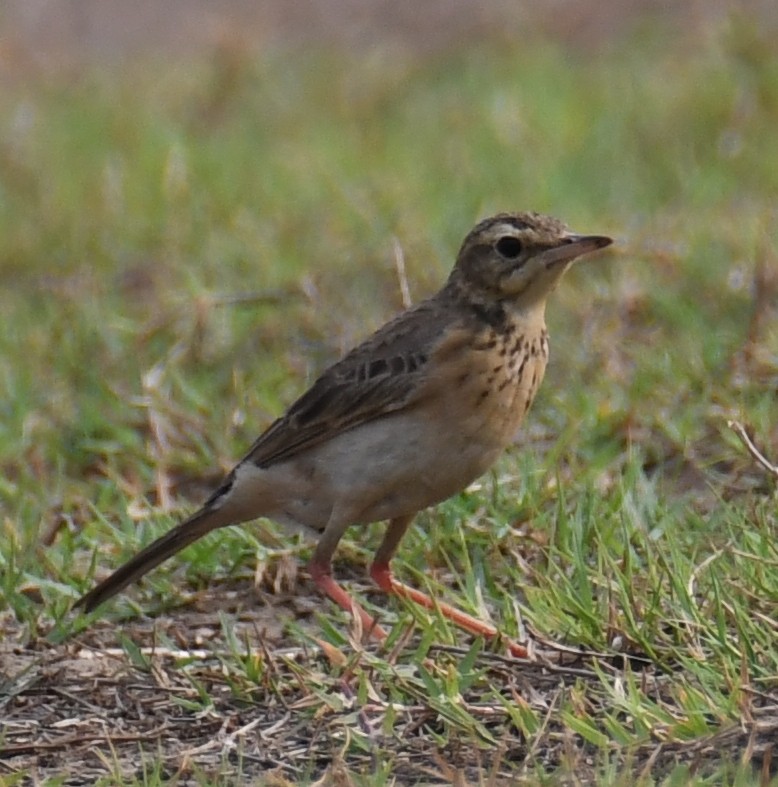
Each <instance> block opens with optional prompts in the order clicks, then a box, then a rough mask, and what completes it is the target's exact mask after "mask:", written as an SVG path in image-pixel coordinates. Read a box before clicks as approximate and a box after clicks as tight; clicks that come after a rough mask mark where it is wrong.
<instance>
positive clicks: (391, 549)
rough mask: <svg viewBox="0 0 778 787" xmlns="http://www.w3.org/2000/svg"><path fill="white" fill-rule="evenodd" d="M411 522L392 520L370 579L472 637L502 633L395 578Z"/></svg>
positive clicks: (517, 649) (515, 649) (515, 652)
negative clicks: (396, 558) (398, 552)
mask: <svg viewBox="0 0 778 787" xmlns="http://www.w3.org/2000/svg"><path fill="white" fill-rule="evenodd" d="M412 520H413V517H412V516H406V517H399V518H397V519H392V520H391V521H390V522H389V526H388V528H387V530H386V534H385V535H384V540H383V541H382V542H381V545H380V546H379V547H378V551H377V552H376V554H375V559H374V560H373V565H372V566H371V567H370V576H371V577H372V578H373V581H374V582H375V583H376V584H377V585H378V587H380V588H381V589H382V590H384V591H385V592H386V593H394V594H395V595H396V596H400V597H401V598H407V599H410V600H411V601H413V602H414V603H415V604H418V605H419V606H422V607H424V608H425V609H431V610H438V611H439V612H440V614H441V615H443V617H445V618H448V619H449V620H450V621H451V622H452V623H454V624H455V625H456V626H459V627H460V628H462V629H464V630H465V631H469V632H470V633H471V634H476V635H478V636H482V637H486V638H487V639H494V638H495V637H497V636H498V635H499V634H500V632H499V631H498V630H497V629H496V628H495V627H494V626H490V625H489V624H488V623H485V622H484V621H483V620H479V619H478V618H474V617H473V616H472V615H468V614H467V613H466V612H462V610H460V609H457V608H456V607H452V606H451V605H450V604H446V603H445V602H443V601H438V600H437V599H433V598H430V596H428V595H427V594H426V593H422V592H421V591H420V590H416V588H412V587H409V586H408V585H405V584H403V583H402V582H399V581H398V580H396V579H395V578H394V577H393V576H392V569H391V567H390V566H389V562H390V561H391V559H392V557H393V556H394V553H395V551H396V550H397V547H398V545H399V543H400V541H401V539H402V537H403V536H404V535H405V531H406V530H407V529H408V526H409V525H410V523H411V521H412ZM333 584H334V583H333ZM341 592H342V591H341ZM505 642H506V645H507V647H508V650H509V652H510V653H511V655H512V656H516V657H517V658H527V657H528V656H529V653H528V651H527V648H525V647H524V646H523V645H520V644H519V643H518V642H514V641H513V640H510V639H507V638H505Z"/></svg>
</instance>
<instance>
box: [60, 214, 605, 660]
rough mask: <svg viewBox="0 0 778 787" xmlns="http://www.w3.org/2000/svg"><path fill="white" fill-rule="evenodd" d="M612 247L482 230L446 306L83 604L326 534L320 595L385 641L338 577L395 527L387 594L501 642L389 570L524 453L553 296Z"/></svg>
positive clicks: (493, 223)
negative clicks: (585, 261) (404, 550)
mask: <svg viewBox="0 0 778 787" xmlns="http://www.w3.org/2000/svg"><path fill="white" fill-rule="evenodd" d="M611 243H612V239H611V238H609V237H607V236H604V235H581V234H577V233H575V232H573V231H572V230H570V229H569V228H568V227H567V226H566V225H565V224H564V223H562V222H561V221H560V220H559V219H556V218H554V217H552V216H547V215H544V214H541V213H536V212H515V213H499V214H497V215H494V216H491V217H490V218H487V219H484V220H482V221H480V222H479V223H478V224H476V226H475V227H474V228H473V229H472V230H471V231H470V232H469V233H468V234H467V236H466V237H465V238H464V241H463V242H462V245H461V247H460V249H459V253H458V254H457V257H456V262H455V264H454V266H453V269H452V270H451V273H450V275H449V277H448V279H447V280H446V282H445V284H444V285H443V287H442V288H441V289H440V290H439V291H438V292H437V293H436V294H434V295H432V296H431V297H429V298H427V299H426V300H423V301H420V302H419V303H417V304H416V305H414V306H411V307H410V308H408V309H407V310H405V311H403V312H402V313H400V314H399V315H398V316H396V317H395V318H393V319H391V320H390V321H389V322H387V323H386V324H385V325H384V326H383V327H381V328H379V329H378V330H377V331H375V333H373V334H372V336H370V337H369V338H367V339H366V340H365V341H363V342H362V343H361V344H359V345H358V346H357V347H355V348H354V349H352V350H351V351H350V352H348V353H347V354H346V355H345V356H344V357H343V358H341V359H340V360H339V361H337V362H335V363H334V364H333V365H331V366H330V367H329V368H327V369H326V370H325V371H324V372H323V373H322V374H321V375H320V376H319V377H318V378H317V379H316V380H315V382H314V383H313V385H311V387H310V388H309V389H308V390H307V391H306V392H305V393H303V394H302V396H300V397H299V398H298V399H297V400H296V401H295V402H294V403H293V404H292V405H291V406H290V407H289V409H288V410H287V411H286V413H285V414H283V415H282V416H281V417H279V418H278V419H277V420H275V421H274V422H273V423H271V424H270V426H269V427H268V428H267V429H266V430H265V431H264V432H263V433H262V434H261V435H260V437H259V438H258V439H257V440H256V441H255V442H254V444H253V445H252V446H251V448H250V449H249V451H248V453H247V454H246V455H245V457H244V458H243V459H242V460H241V461H240V462H238V464H237V465H235V467H234V468H233V469H232V470H231V471H230V472H229V473H228V474H227V475H226V477H225V478H224V480H223V482H222V483H221V484H220V485H219V486H218V488H217V489H216V490H215V491H214V492H213V494H211V496H210V497H209V498H208V499H207V500H206V501H205V503H204V504H203V506H202V507H201V508H200V509H199V510H198V511H196V512H195V513H194V514H192V515H191V516H190V517H188V518H187V519H185V520H184V521H182V522H181V523H180V524H178V525H177V526H175V527H173V528H172V529H171V530H169V531H168V532H167V533H166V534H164V535H163V536H161V537H160V538H158V539H157V540H156V541H154V542H153V543H152V544H150V545H149V546H147V547H145V548H144V549H142V550H141V551H140V552H139V553H138V554H136V555H135V556H134V557H132V558H131V559H130V560H129V561H127V562H126V563H125V564H124V565H122V566H121V567H120V568H118V569H117V570H116V571H114V572H113V573H112V574H111V575H110V576H108V577H107V578H106V579H104V580H103V581H101V582H100V583H99V584H98V585H96V587H94V588H93V589H92V590H90V591H89V592H88V593H86V594H85V595H84V596H82V597H81V598H80V599H79V600H78V601H77V602H76V605H75V606H76V607H80V608H82V609H83V610H84V611H85V612H91V611H93V610H95V609H96V608H97V607H98V606H100V605H101V604H103V603H104V602H105V601H107V600H108V599H110V598H111V597H112V596H114V595H116V594H117V593H119V592H120V591H122V590H123V589H124V588H126V587H127V586H128V585H130V584H131V583H133V582H136V581H137V580H138V579H140V578H141V577H142V576H143V575H144V574H146V573H147V572H149V571H151V570H152V569H153V568H155V567H156V566H158V565H159V564H160V563H162V562H163V561H165V560H167V559H168V558H170V557H172V556H173V555H174V554H176V553H177V552H179V551H180V550H182V549H183V548H184V547H186V546H188V545H189V544H191V543H192V542H193V541H196V540H197V539H199V538H201V537H202V536H204V535H206V534H207V533H209V532H211V531H213V530H215V529H217V528H222V527H226V526H228V525H237V524H241V523H244V522H247V521H250V520H254V519H257V518H261V517H264V518H269V519H271V520H274V521H276V522H278V523H280V524H282V525H287V526H291V527H294V528H296V529H300V528H302V529H303V530H307V531H309V532H310V531H312V533H313V535H314V536H315V537H317V538H318V542H317V544H316V547H315V549H314V552H313V555H312V557H311V558H310V561H309V563H308V571H309V573H310V576H311V578H312V580H313V582H314V583H315V585H316V586H317V587H318V589H319V590H320V591H321V592H322V593H323V594H325V595H326V596H328V597H329V598H330V599H331V600H332V601H334V602H335V603H337V604H338V605H339V606H340V607H342V608H343V609H344V610H346V611H347V612H349V613H351V614H352V615H353V616H354V618H355V619H356V620H358V621H359V623H360V624H361V627H362V631H363V632H364V633H368V634H371V635H372V636H373V637H374V638H376V639H378V640H383V639H384V638H385V637H386V636H387V635H386V632H385V631H384V629H383V628H382V627H381V626H380V625H379V624H378V623H377V622H376V621H375V620H374V619H373V617H372V616H370V615H369V614H368V613H367V612H366V611H365V610H364V609H363V608H362V607H361V606H360V605H359V604H358V603H357V602H356V601H355V600H353V599H352V598H351V596H350V595H349V594H348V593H347V592H346V590H345V589H344V588H343V587H342V586H341V585H340V584H338V582H337V581H336V580H335V579H334V577H333V575H332V568H331V564H332V557H333V554H334V552H335V550H336V547H337V545H338V543H339V542H340V540H341V538H342V537H343V535H344V533H345V532H346V530H347V529H348V528H349V527H351V526H352V525H365V524H368V523H371V522H377V521H383V520H386V521H387V522H388V525H387V528H386V531H385V534H384V536H383V540H382V541H381V543H380V545H379V547H378V549H377V551H376V553H375V555H374V558H373V562H372V565H371V567H370V575H371V577H372V579H373V580H374V581H375V583H376V584H377V585H378V586H379V587H380V588H381V589H382V590H384V591H386V592H387V593H392V594H395V595H397V596H400V597H404V598H407V599H410V600H411V601H413V602H416V603H418V604H421V605H422V606H424V607H426V608H428V609H434V610H438V611H440V612H441V613H442V614H443V615H445V616H446V617H448V618H450V619H451V620H452V621H453V622H454V623H455V624H457V625H458V626H461V627H463V628H464V629H466V630H468V631H471V632H473V633H475V634H480V635H484V636H485V637H495V636H497V635H498V633H499V632H498V631H497V629H496V628H495V627H494V626H492V625H491V624H488V623H486V622H485V621H482V620H480V619H478V618H475V617H473V616H470V615H468V614H467V613H465V612H463V611H460V610H458V609H457V608H455V607H453V606H450V605H448V604H446V603H444V602H442V601H439V600H437V599H432V598H430V597H429V596H428V595H426V594H424V593H422V592H421V591H419V590H417V589H415V588H413V587H411V586H408V585H405V584H403V583H401V582H399V581H398V580H396V579H395V578H394V576H393V575H392V572H391V568H390V561H391V559H392V558H393V556H394V555H395V552H396V551H397V548H398V547H399V545H400V541H401V540H402V538H403V536H404V535H405V533H406V531H407V529H408V527H409V526H410V524H411V522H412V521H413V519H414V517H415V515H416V514H417V513H418V512H420V511H422V510H423V509H426V508H428V507H430V506H434V505H436V504H437V503H440V502H441V501H443V500H446V499H447V498H449V497H451V496H453V495H455V494H457V493H459V492H460V491H462V490H463V489H465V488H466V487H467V486H469V485H470V484H471V483H472V482H473V481H475V480H476V479H477V478H478V477H479V476H481V475H482V474H483V473H484V472H485V471H486V470H487V469H488V468H489V467H491V466H492V465H493V464H494V462H495V461H496V460H497V458H498V457H499V456H500V455H501V454H502V453H503V451H504V450H505V449H506V448H507V447H508V446H509V445H510V444H511V443H512V442H513V440H514V437H515V434H516V432H517V429H518V427H519V425H520V424H521V422H522V420H523V419H524V416H525V415H526V413H527V411H528V410H529V408H530V405H531V404H532V401H533V399H534V398H535V394H536V393H537V390H538V388H539V386H540V384H541V381H542V379H543V375H544V372H545V369H546V363H547V360H548V352H549V341H548V332H547V329H546V323H545V309H546V301H547V299H548V296H549V295H550V294H551V292H552V291H553V290H554V289H555V287H556V285H557V283H558V282H559V280H560V278H561V277H562V275H563V274H564V273H565V271H566V270H567V269H568V268H569V267H570V266H571V265H572V264H573V262H574V261H575V260H576V259H577V258H578V257H580V256H582V255H585V254H589V253H590V252H594V251H597V250H599V249H602V248H604V247H606V246H608V245H610V244H611ZM509 644H510V648H509V649H510V651H511V652H512V653H514V654H515V655H525V654H526V649H525V647H524V646H523V645H520V644H519V643H514V642H510V641H509Z"/></svg>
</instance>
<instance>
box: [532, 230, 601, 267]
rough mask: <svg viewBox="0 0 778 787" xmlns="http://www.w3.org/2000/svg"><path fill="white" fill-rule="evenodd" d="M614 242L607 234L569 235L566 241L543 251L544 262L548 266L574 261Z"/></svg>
mask: <svg viewBox="0 0 778 787" xmlns="http://www.w3.org/2000/svg"><path fill="white" fill-rule="evenodd" d="M611 243H613V240H612V239H611V238H608V237H606V236H605V235H573V234H570V235H568V236H567V237H566V238H565V239H564V241H563V242H562V243H561V244H560V245H559V246H556V247H555V248H553V249H549V250H548V251H544V252H543V263H544V264H545V266H546V268H552V267H554V266H555V265H558V264H560V263H565V262H572V261H573V260H574V259H575V258H576V257H580V256H581V255H582V254H589V252H592V251H597V249H604V248H605V247H606V246H610V245H611Z"/></svg>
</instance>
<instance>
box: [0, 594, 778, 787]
mask: <svg viewBox="0 0 778 787" xmlns="http://www.w3.org/2000/svg"><path fill="white" fill-rule="evenodd" d="M241 596H245V590H240V591H237V592H226V593H225V591H224V590H223V589H222V590H220V589H218V588H212V589H211V590H209V591H207V592H204V593H203V594H199V595H198V596H197V597H196V599H195V600H194V601H193V603H192V604H191V605H190V606H188V607H185V608H184V609H181V610H178V611H176V612H175V613H174V614H173V615H171V616H163V617H159V618H156V619H153V620H152V619H140V620H137V619H136V620H130V621H128V622H127V623H125V624H123V625H121V626H120V627H117V625H115V624H111V623H105V622H98V623H95V624H93V625H92V626H90V627H89V628H87V629H85V630H84V631H82V632H81V633H80V634H79V635H78V636H76V637H75V638H72V639H70V640H69V641H66V642H64V643H61V644H52V642H51V641H48V640H51V639H56V635H55V634H54V635H53V636H50V637H48V639H43V638H38V639H32V640H30V641H27V642H24V641H22V640H21V639H20V636H21V635H20V631H19V628H18V624H16V623H15V621H14V620H12V619H10V617H9V616H7V615H6V616H5V618H4V619H3V620H2V623H1V624H0V625H2V629H3V634H4V636H3V642H2V644H0V662H1V663H2V664H3V672H2V673H0V718H1V719H2V721H0V741H2V743H1V744H0V779H2V776H3V774H5V775H6V776H11V775H12V774H20V773H25V774H28V776H31V777H32V778H34V779H36V780H41V779H44V778H46V777H59V778H60V779H63V781H62V782H61V783H63V784H67V785H78V784H92V783H94V782H95V781H96V780H97V779H99V778H103V779H106V778H107V779H111V778H122V779H132V778H135V779H138V780H141V781H142V780H143V779H144V774H146V775H148V774H149V773H153V774H156V775H158V776H159V777H162V778H175V780H176V783H178V784H194V783H202V781H203V779H204V778H211V779H222V780H224V779H226V780H227V783H235V781H234V780H240V779H244V780H250V781H252V783H257V780H259V783H266V784H279V785H282V784H288V783H289V782H290V781H291V782H293V783H297V782H300V781H304V782H307V781H310V780H315V779H322V783H324V784H352V783H353V781H352V780H351V777H350V776H349V774H354V773H364V774H371V773H374V772H375V771H376V770H377V769H380V768H381V767H389V768H390V769H391V770H390V772H391V773H392V775H393V776H394V777H395V778H396V779H397V783H399V784H412V783H419V782H423V783H425V784H450V783H458V784H468V783H484V782H486V783H490V784H496V785H499V784H504V783H509V782H510V783H515V780H516V779H517V778H520V777H521V775H522V774H524V775H527V774H528V773H532V772H533V771H534V769H536V768H537V767H538V766H541V767H542V768H543V769H544V770H545V769H547V770H552V769H557V768H560V767H561V768H562V769H563V772H568V773H569V774H571V778H572V774H575V780H576V781H577V783H586V782H587V781H588V780H589V778H594V774H595V772H596V770H597V769H596V766H597V764H598V762H597V761H596V759H595V758H596V757H597V755H596V754H595V749H594V747H590V746H589V745H588V744H587V743H586V741H585V740H584V739H583V738H582V737H581V736H580V735H577V734H574V733H573V732H571V730H570V728H569V726H563V725H562V723H561V721H560V717H559V714H558V711H559V708H560V706H561V704H562V702H563V699H564V698H565V697H567V698H568V699H569V697H571V696H572V694H571V692H574V693H575V695H576V696H577V697H578V698H579V699H578V701H581V702H585V703H586V704H587V705H589V706H590V707H591V705H592V704H598V703H602V704H607V703H608V698H607V697H606V696H604V692H603V688H602V679H601V677H599V676H598V674H597V672H596V671H595V669H594V668H595V667H596V669H597V670H598V671H600V673H604V674H605V675H606V676H608V678H609V679H610V680H612V681H614V682H618V681H620V680H623V679H625V678H626V675H627V673H626V672H625V669H626V670H628V671H629V673H630V674H631V675H633V676H634V675H637V676H638V677H637V678H636V679H639V680H640V681H642V684H643V686H644V689H645V691H646V693H647V694H648V695H651V696H654V697H655V698H656V700H657V701H659V702H662V701H663V698H665V699H667V698H666V697H665V694H666V692H667V689H668V688H669V687H670V685H671V684H672V681H673V674H672V672H671V671H669V672H668V671H659V670H657V669H655V668H654V667H653V666H652V665H651V664H649V663H648V662H647V661H645V660H643V659H640V658H631V659H629V661H628V662H625V661H622V663H615V662H614V660H613V657H605V656H601V655H598V654H585V655H575V654H572V653H568V654H561V655H558V657H557V659H558V663H553V662H552V661H546V660H545V659H543V658H542V657H541V658H540V660H538V661H536V662H534V663H533V662H531V661H523V660H517V659H507V658H504V657H502V656H500V655H497V654H493V653H486V652H484V653H481V654H479V656H478V661H477V667H478V668H479V669H481V670H483V671H484V678H485V680H483V681H479V682H478V683H477V684H474V685H473V688H472V689H471V690H469V691H468V693H467V695H466V696H464V697H462V698H461V701H462V702H463V703H464V707H466V708H467V710H468V712H469V714H470V715H471V716H472V717H474V718H475V719H477V720H478V722H479V726H478V727H477V728H474V729H471V730H469V731H468V730H465V729H460V728H458V727H457V720H456V718H453V717H449V716H448V714H449V712H450V709H447V708H446V707H445V706H444V705H441V703H440V702H439V700H438V699H436V698H433V697H429V696H427V695H426V694H425V692H424V691H423V690H419V688H418V687H419V683H418V681H417V669H418V668H417V666H416V665H415V662H414V656H413V648H412V647H411V643H406V646H405V647H404V648H402V649H400V650H399V651H398V652H395V653H393V654H392V655H391V657H390V659H389V660H390V661H391V662H393V665H394V666H393V668H394V671H395V672H394V676H393V678H392V680H393V682H394V681H396V684H395V685H394V686H393V687H392V688H394V689H395V690H397V689H399V690H400V691H401V694H402V696H404V697H405V698H406V701H405V702H404V703H398V702H396V701H393V702H389V701H388V697H389V696H390V694H391V690H390V687H389V686H388V685H387V680H386V670H385V667H384V668H381V669H379V668H378V667H377V666H376V664H377V662H374V661H373V660H372V659H371V653H370V651H369V650H363V649H361V648H359V647H356V648H355V649H351V648H349V649H348V650H347V651H346V650H344V651H339V650H337V649H335V648H332V647H324V648H322V647H319V646H317V645H316V644H315V641H314V640H312V643H311V644H310V645H308V646H304V647H300V646H299V642H300V637H299V634H298V637H297V638H296V640H295V642H296V643H297V644H296V645H295V646H292V645H290V641H291V640H287V639H286V637H285V636H284V633H283V630H282V627H281V625H280V623H279V621H280V620H281V616H282V615H284V614H286V615H287V616H288V615H289V614H291V615H293V616H295V617H298V616H300V615H302V617H303V619H304V618H306V617H309V613H310V611H311V610H312V609H314V608H315V607H316V605H317V603H318V599H317V598H313V597H311V598H308V597H306V596H304V595H302V596H301V595H299V594H297V595H296V596H286V597H283V596H282V597H277V598H270V599H268V598H265V601H270V603H269V604H266V605H265V606H264V607H261V606H260V607H256V606H255V608H254V609H253V610H251V611H248V612H243V613H241V612H240V604H239V599H240V597H241ZM236 603H237V605H238V606H237V609H236ZM231 607H232V609H231ZM219 608H221V609H225V610H226V611H227V612H228V613H230V615H233V614H236V617H235V618H234V619H233V618H232V617H230V618H229V620H230V621H233V620H234V621H235V624H234V626H232V625H229V626H228V628H229V631H228V632H227V633H225V626H224V623H223V620H224V619H223V618H222V616H221V614H220V613H219V612H218V611H217V610H218V609H219ZM309 623H310V624H311V628H310V630H311V632H312V634H313V635H314V636H315V634H316V633H317V631H316V629H317V626H315V625H314V624H313V621H309ZM127 643H132V644H129V645H128V644H127ZM236 643H239V644H238V647H239V648H241V649H243V652H242V656H241V657H239V658H238V659H237V662H236V654H235V648H236ZM122 644H123V645H124V647H121V646H120V645H122ZM466 653H467V651H466V650H465V649H461V650H460V649H454V648H444V647H441V648H433V649H432V650H431V652H430V655H429V656H428V658H427V659H426V660H425V666H426V668H427V669H432V670H435V669H440V670H445V669H447V668H449V667H450V666H451V665H455V664H457V663H458V662H459V660H461V659H462V658H464V657H465V655H466ZM241 658H242V660H243V667H244V670H242V671H241V672H239V673H238V672H236V667H235V665H236V663H238V664H240V661H241ZM487 686H491V687H494V686H498V687H499V690H498V692H497V694H495V692H494V690H493V689H487V688H486V687H487ZM365 689H366V694H365ZM358 694H359V695H360V696H359V698H358V696H357V695H358ZM408 698H410V699H408ZM499 698H501V699H502V700H503V701H499ZM509 705H510V706H511V707H513V708H514V709H515V708H520V707H521V706H522V705H527V706H530V707H532V708H533V709H535V710H538V709H542V710H543V711H544V718H545V722H544V725H543V727H542V728H541V729H540V730H538V731H537V732H536V733H535V734H534V735H532V736H530V737H528V736H526V735H524V734H522V732H521V731H520V730H519V729H518V727H517V726H516V724H515V723H514V722H513V721H512V720H511V717H510V715H509V713H508V712H507V710H506V708H507V707H508V706H509ZM447 728H448V735H447V743H445V744H443V743H436V736H438V735H440V736H441V737H440V738H439V740H443V735H444V732H445V730H446V729H447ZM776 734H778V690H773V691H772V692H769V693H755V694H754V696H753V697H751V698H750V699H749V701H748V708H747V711H746V710H745V708H744V714H743V718H742V720H741V723H740V724H736V725H733V724H725V725H724V726H722V727H721V729H720V730H719V731H718V732H717V733H716V734H715V735H712V736H709V737H707V738H703V739H699V738H698V739H696V740H693V741H690V742H688V743H681V742H673V743H668V742H663V741H662V740H661V739H660V737H655V738H653V739H651V740H646V741H644V742H643V743H642V744H641V745H639V746H638V747H636V748H635V749H633V750H632V751H630V752H614V753H613V758H614V761H615V762H616V763H618V764H619V765H620V766H621V767H624V768H626V769H628V771H629V772H631V773H633V774H634V775H635V776H637V775H639V774H641V773H649V772H650V773H652V775H654V776H655V777H656V776H657V775H660V774H662V773H665V772H667V771H668V770H669V769H670V768H671V767H672V766H674V765H675V764H677V763H679V762H682V763H687V764H688V765H689V767H690V768H691V769H692V770H694V771H699V772H701V773H704V772H705V770H706V766H707V765H709V764H711V763H716V764H720V763H721V762H722V760H728V759H729V760H731V761H732V762H733V763H737V762H751V763H752V764H753V765H755V766H757V767H761V768H762V770H763V771H764V773H765V774H766V775H767V774H770V773H774V772H775V764H774V763H772V761H771V756H770V754H771V751H772V746H773V741H774V740H775V736H776ZM387 754H388V755H389V756H390V757H391V758H392V761H391V763H388V762H387V761H386V759H385V758H386V756H387ZM599 764H600V765H601V764H602V763H601V761H600V762H599ZM489 780H490V781H489ZM217 783H222V782H217Z"/></svg>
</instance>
